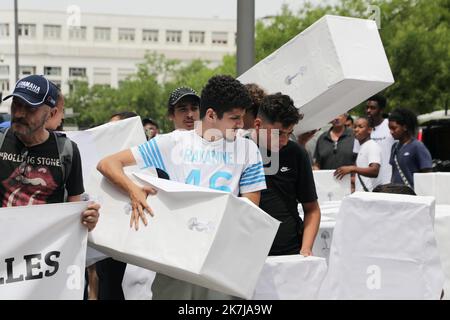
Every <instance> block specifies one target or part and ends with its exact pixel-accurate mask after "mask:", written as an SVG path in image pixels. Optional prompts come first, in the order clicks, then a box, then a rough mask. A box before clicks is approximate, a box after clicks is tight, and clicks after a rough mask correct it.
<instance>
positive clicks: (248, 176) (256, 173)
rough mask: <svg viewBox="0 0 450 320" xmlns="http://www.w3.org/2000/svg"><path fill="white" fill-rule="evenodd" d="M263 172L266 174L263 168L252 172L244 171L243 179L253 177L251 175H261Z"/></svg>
mask: <svg viewBox="0 0 450 320" xmlns="http://www.w3.org/2000/svg"><path fill="white" fill-rule="evenodd" d="M261 174H262V175H264V171H263V170H258V171H255V172H250V173H244V174H243V175H242V176H241V179H247V178H251V177H254V176H258V175H261Z"/></svg>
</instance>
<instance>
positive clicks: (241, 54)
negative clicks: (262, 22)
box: [236, 0, 255, 76]
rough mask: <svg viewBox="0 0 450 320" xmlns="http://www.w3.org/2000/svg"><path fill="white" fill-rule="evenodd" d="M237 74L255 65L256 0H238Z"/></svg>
mask: <svg viewBox="0 0 450 320" xmlns="http://www.w3.org/2000/svg"><path fill="white" fill-rule="evenodd" d="M236 42H237V43H236V45H237V54H236V57H237V74H238V76H239V75H241V74H243V73H244V72H245V71H247V70H248V69H250V68H251V67H252V66H253V65H254V63H255V0H237V39H236Z"/></svg>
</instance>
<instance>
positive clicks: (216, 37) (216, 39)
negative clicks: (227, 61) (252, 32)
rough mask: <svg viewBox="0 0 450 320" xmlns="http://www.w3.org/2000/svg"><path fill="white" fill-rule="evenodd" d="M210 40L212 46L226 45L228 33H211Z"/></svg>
mask: <svg viewBox="0 0 450 320" xmlns="http://www.w3.org/2000/svg"><path fill="white" fill-rule="evenodd" d="M211 40H212V43H213V44H218V45H226V44H227V43H228V33H227V32H213V33H212V35H211Z"/></svg>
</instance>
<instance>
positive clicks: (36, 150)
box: [0, 75, 100, 231]
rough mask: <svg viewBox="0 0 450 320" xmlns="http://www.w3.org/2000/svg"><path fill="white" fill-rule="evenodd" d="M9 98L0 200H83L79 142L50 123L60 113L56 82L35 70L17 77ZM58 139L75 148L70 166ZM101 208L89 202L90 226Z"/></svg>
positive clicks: (0, 154) (0, 152)
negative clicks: (50, 127)
mask: <svg viewBox="0 0 450 320" xmlns="http://www.w3.org/2000/svg"><path fill="white" fill-rule="evenodd" d="M9 98H12V99H13V100H12V104H11V127H10V128H9V129H8V130H4V129H3V130H2V132H1V136H0V137H1V142H2V143H0V206H1V207H12V206H25V205H35V204H47V203H60V202H64V201H67V202H74V201H80V200H81V194H82V193H83V192H84V187H83V177H82V171H81V158H80V153H79V151H78V148H77V145H76V144H75V143H74V142H72V141H70V140H69V139H68V138H66V137H65V136H61V134H56V133H53V132H50V131H48V130H47V129H46V124H47V122H48V121H49V120H52V119H53V118H54V117H57V111H58V110H57V107H56V106H57V101H58V88H57V87H56V86H55V85H54V84H52V83H51V82H49V81H48V80H47V79H46V78H45V77H43V76H38V75H31V76H27V77H25V78H23V79H21V80H19V81H18V82H17V84H16V87H15V89H14V92H13V93H12V94H11V95H9V96H7V97H5V99H3V100H6V99H9ZM58 139H65V140H64V143H67V144H68V148H71V149H72V152H71V154H72V156H71V158H70V159H67V161H70V166H65V165H64V163H62V162H63V161H62V160H61V157H60V151H61V150H60V148H59V145H58V141H60V140H58ZM68 168H70V170H66V169H68ZM66 171H68V172H66ZM99 208H100V206H99V205H98V204H90V205H89V206H88V208H87V209H86V210H85V211H84V212H83V213H82V219H81V221H82V224H83V225H85V226H86V227H87V228H88V230H89V231H90V230H92V229H93V228H94V227H95V225H96V224H97V221H98V216H99V213H98V210H99Z"/></svg>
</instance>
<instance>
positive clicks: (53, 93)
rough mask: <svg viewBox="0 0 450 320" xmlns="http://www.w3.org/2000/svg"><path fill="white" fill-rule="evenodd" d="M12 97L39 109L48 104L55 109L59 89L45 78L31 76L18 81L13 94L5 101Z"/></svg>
mask: <svg viewBox="0 0 450 320" xmlns="http://www.w3.org/2000/svg"><path fill="white" fill-rule="evenodd" d="M11 97H18V98H21V99H22V100H24V101H25V102H26V103H27V104H28V105H30V106H31V107H35V108H37V107H40V106H41V105H43V104H46V105H48V106H49V107H51V108H54V107H55V106H56V101H57V100H58V88H57V87H56V86H55V85H54V84H52V83H51V82H50V81H48V80H47V79H46V78H45V77H44V76H39V75H31V76H27V77H25V78H22V79H20V80H19V81H17V83H16V87H15V88H14V91H13V93H12V94H10V95H9V96H6V97H5V98H4V99H3V101H5V100H7V99H9V98H11Z"/></svg>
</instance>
